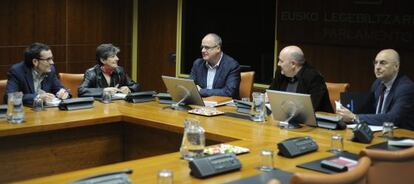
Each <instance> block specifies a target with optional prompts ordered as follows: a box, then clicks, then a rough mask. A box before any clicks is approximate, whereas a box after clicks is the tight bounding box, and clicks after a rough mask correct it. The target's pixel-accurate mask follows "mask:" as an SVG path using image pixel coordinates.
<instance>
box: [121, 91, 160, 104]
mask: <svg viewBox="0 0 414 184" xmlns="http://www.w3.org/2000/svg"><path fill="white" fill-rule="evenodd" d="M155 94H157V93H156V92H155V91H143V92H135V93H129V94H128V95H127V96H126V97H125V101H127V102H131V103H142V102H149V101H154V100H155V97H154V95H155Z"/></svg>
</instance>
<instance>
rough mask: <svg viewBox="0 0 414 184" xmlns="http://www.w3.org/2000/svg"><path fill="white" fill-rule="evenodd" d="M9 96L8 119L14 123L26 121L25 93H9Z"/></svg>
mask: <svg viewBox="0 0 414 184" xmlns="http://www.w3.org/2000/svg"><path fill="white" fill-rule="evenodd" d="M7 97H8V98H7V115H6V116H7V121H8V122H9V123H12V124H17V123H22V122H23V121H24V111H23V93H22V92H13V93H8V94H7Z"/></svg>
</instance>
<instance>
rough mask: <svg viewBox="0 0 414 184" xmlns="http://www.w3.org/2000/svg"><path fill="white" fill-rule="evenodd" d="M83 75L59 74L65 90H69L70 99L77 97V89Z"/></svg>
mask: <svg viewBox="0 0 414 184" xmlns="http://www.w3.org/2000/svg"><path fill="white" fill-rule="evenodd" d="M83 75H84V74H74V73H59V78H60V81H61V82H62V85H63V86H64V87H65V88H68V89H69V90H70V94H72V97H74V98H76V97H78V87H79V86H80V84H81V82H82V80H83Z"/></svg>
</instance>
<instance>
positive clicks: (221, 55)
mask: <svg viewBox="0 0 414 184" xmlns="http://www.w3.org/2000/svg"><path fill="white" fill-rule="evenodd" d="M222 58H223V52H222V53H220V59H219V61H218V62H217V63H216V64H215V65H214V66H211V65H210V64H209V63H208V62H207V61H206V67H207V68H209V69H216V68H218V67H219V65H220V63H221V59H222Z"/></svg>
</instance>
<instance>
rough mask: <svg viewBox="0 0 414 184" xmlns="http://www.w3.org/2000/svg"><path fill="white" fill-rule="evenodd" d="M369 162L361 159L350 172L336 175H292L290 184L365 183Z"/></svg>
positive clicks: (363, 158) (367, 159)
mask: <svg viewBox="0 0 414 184" xmlns="http://www.w3.org/2000/svg"><path fill="white" fill-rule="evenodd" d="M370 165H371V160H370V159H369V158H368V157H362V158H360V159H359V160H358V165H357V166H355V167H354V168H353V169H352V170H350V171H347V172H344V173H337V174H311V173H294V174H293V176H292V178H291V180H290V184H351V183H352V184H356V183H361V184H362V183H364V184H365V182H366V175H367V173H368V169H369V166H370Z"/></svg>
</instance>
